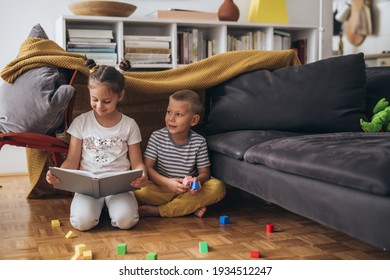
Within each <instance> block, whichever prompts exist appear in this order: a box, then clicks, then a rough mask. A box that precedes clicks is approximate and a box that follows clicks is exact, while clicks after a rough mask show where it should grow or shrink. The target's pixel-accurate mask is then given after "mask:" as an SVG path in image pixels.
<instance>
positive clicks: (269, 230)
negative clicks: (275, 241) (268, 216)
mask: <svg viewBox="0 0 390 280" xmlns="http://www.w3.org/2000/svg"><path fill="white" fill-rule="evenodd" d="M265 231H266V232H267V233H272V232H274V224H267V225H266V228H265Z"/></svg>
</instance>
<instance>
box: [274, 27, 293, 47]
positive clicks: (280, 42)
mask: <svg viewBox="0 0 390 280" xmlns="http://www.w3.org/2000/svg"><path fill="white" fill-rule="evenodd" d="M288 49H291V34H290V33H289V32H284V31H281V30H274V50H288Z"/></svg>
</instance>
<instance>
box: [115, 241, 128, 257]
mask: <svg viewBox="0 0 390 280" xmlns="http://www.w3.org/2000/svg"><path fill="white" fill-rule="evenodd" d="M116 248H117V253H118V255H126V253H127V244H126V243H119V244H118V245H117V247H116Z"/></svg>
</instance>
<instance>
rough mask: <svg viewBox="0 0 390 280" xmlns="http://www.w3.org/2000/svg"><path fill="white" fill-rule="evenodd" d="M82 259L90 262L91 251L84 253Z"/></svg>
mask: <svg viewBox="0 0 390 280" xmlns="http://www.w3.org/2000/svg"><path fill="white" fill-rule="evenodd" d="M83 258H84V260H92V251H91V250H86V251H84V252H83Z"/></svg>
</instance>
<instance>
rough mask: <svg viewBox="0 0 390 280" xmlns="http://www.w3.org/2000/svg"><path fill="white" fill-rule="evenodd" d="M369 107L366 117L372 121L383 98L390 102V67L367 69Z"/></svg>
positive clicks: (367, 107)
mask: <svg viewBox="0 0 390 280" xmlns="http://www.w3.org/2000/svg"><path fill="white" fill-rule="evenodd" d="M366 77H367V106H366V115H367V118H368V120H370V119H371V117H372V115H373V112H372V110H373V109H374V107H375V105H376V103H377V102H378V101H379V100H380V99H381V98H383V97H384V98H386V99H387V100H388V101H390V67H370V68H367V69H366Z"/></svg>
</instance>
